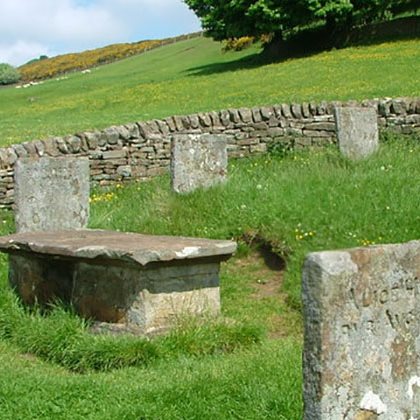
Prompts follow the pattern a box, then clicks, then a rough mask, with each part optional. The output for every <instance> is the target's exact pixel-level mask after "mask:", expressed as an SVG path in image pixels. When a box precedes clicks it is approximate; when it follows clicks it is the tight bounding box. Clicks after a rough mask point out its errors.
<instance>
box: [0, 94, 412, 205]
mask: <svg viewBox="0 0 420 420" xmlns="http://www.w3.org/2000/svg"><path fill="white" fill-rule="evenodd" d="M347 105H348V106H366V107H373V108H375V109H376V111H377V115H378V125H379V127H380V129H381V128H382V129H383V128H392V129H394V130H397V131H398V132H401V133H404V134H410V133H413V132H415V131H417V132H419V131H420V98H400V99H383V100H365V101H362V102H357V101H349V102H346V103H341V102H321V103H302V104H297V103H295V104H281V105H274V106H264V107H256V108H240V109H228V110H222V111H217V112H216V111H213V112H206V113H199V114H192V115H186V116H173V117H169V118H166V119H163V120H152V121H147V122H138V123H131V124H126V125H121V126H112V127H108V128H106V129H104V130H100V131H99V130H98V131H92V132H84V133H77V134H74V135H69V136H65V137H53V138H48V139H44V140H35V141H32V142H25V143H21V144H16V145H13V146H10V147H8V148H2V149H0V207H3V208H4V207H6V208H7V207H11V206H12V205H13V203H14V181H13V174H14V165H15V162H16V161H17V160H18V159H19V158H28V157H34V158H36V157H41V156H53V157H58V156H87V157H88V158H89V160H90V175H91V181H92V183H93V184H100V185H110V184H113V183H116V182H125V181H131V180H144V179H148V178H151V177H153V176H156V175H160V174H163V173H166V172H167V171H168V169H169V165H170V155H171V150H170V147H171V136H172V135H174V134H205V133H209V134H221V133H223V134H225V135H226V136H227V139H228V154H229V157H246V156H250V155H254V154H259V153H265V152H266V151H267V147H268V145H269V144H270V143H273V142H281V143H283V144H284V145H285V146H286V147H288V146H293V147H295V148H305V147H319V146H324V145H326V144H330V143H335V142H336V134H335V122H334V115H333V110H334V107H335V106H347Z"/></svg>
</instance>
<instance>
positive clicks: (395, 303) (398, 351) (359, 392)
mask: <svg viewBox="0 0 420 420" xmlns="http://www.w3.org/2000/svg"><path fill="white" fill-rule="evenodd" d="M302 287H303V292H302V298H303V305H304V324H305V332H304V354H303V365H304V367H303V371H304V404H305V415H304V418H305V420H315V419H316V420H318V419H322V420H327V419H328V420H335V419H336V420H338V419H340V420H341V419H348V420H350V419H351V420H361V419H377V418H378V419H381V420H382V419H383V420H403V419H404V420H408V419H419V418H420V241H412V242H408V243H406V244H400V245H383V246H374V247H369V248H355V249H351V250H344V251H331V252H316V253H312V254H309V255H308V256H307V258H306V261H305V264H304V272H303V285H302Z"/></svg>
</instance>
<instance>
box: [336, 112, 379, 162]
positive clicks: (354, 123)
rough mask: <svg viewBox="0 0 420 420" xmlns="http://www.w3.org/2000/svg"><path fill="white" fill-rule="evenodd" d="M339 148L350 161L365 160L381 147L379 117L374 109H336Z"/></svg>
mask: <svg viewBox="0 0 420 420" xmlns="http://www.w3.org/2000/svg"><path fill="white" fill-rule="evenodd" d="M334 114H335V124H336V131H337V139H338V146H339V148H340V151H341V153H342V154H343V155H344V156H346V157H347V158H349V159H353V160H357V159H363V158H366V157H368V156H370V155H371V154H372V153H374V152H375V151H376V150H377V149H378V147H379V134H378V117H377V115H376V111H375V109H374V108H366V107H365V108H362V107H336V108H335V109H334Z"/></svg>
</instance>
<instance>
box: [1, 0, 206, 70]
mask: <svg viewBox="0 0 420 420" xmlns="http://www.w3.org/2000/svg"><path fill="white" fill-rule="evenodd" d="M199 30H200V22H199V20H198V19H197V17H196V16H195V15H194V13H193V12H192V11H191V10H189V9H188V7H187V6H186V5H185V3H183V1H182V0H0V63H2V62H6V63H10V64H13V65H15V66H17V65H20V64H23V63H25V62H27V61H28V60H30V59H32V58H36V57H39V56H40V55H48V56H50V57H51V56H54V55H58V54H64V53H67V52H77V51H83V50H86V49H93V48H97V47H101V46H105V45H108V44H112V43H117V42H134V41H141V40H145V39H158V38H166V37H170V36H175V35H180V34H186V33H190V32H195V31H199Z"/></svg>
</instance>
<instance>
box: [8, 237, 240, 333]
mask: <svg viewBox="0 0 420 420" xmlns="http://www.w3.org/2000/svg"><path fill="white" fill-rule="evenodd" d="M235 250H236V243H235V242H232V241H218V240H209V239H197V238H184V237H173V236H151V235H142V234H137V233H121V232H112V231H103V230H87V229H81V230H69V231H55V232H26V233H18V234H14V235H9V236H4V237H1V238H0V251H2V252H6V253H9V281H10V284H11V286H12V287H13V288H14V290H16V292H17V294H18V295H19V296H20V298H21V299H22V301H23V302H24V303H26V304H28V305H33V304H35V303H37V304H40V305H48V304H50V303H52V302H55V301H56V300H57V299H59V300H60V301H62V302H65V303H69V304H71V305H72V306H73V307H74V308H75V310H76V312H77V313H78V314H79V315H81V316H83V317H85V318H89V319H93V320H96V321H100V322H105V323H112V324H115V326H116V324H118V328H117V329H118V330H121V327H122V330H124V331H136V332H137V331H138V332H141V333H144V334H149V333H156V332H159V331H164V330H166V329H168V328H169V327H170V326H171V325H173V323H174V322H175V321H176V320H177V319H179V318H180V317H181V316H183V315H188V316H191V315H200V314H207V315H218V314H219V313H220V290H219V270H220V262H221V261H224V260H226V259H228V258H229V257H230V256H231V254H232V253H233V252H234V251H235ZM101 329H102V330H104V331H106V330H107V328H102V327H101ZM114 329H115V328H114V326H110V330H114Z"/></svg>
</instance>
